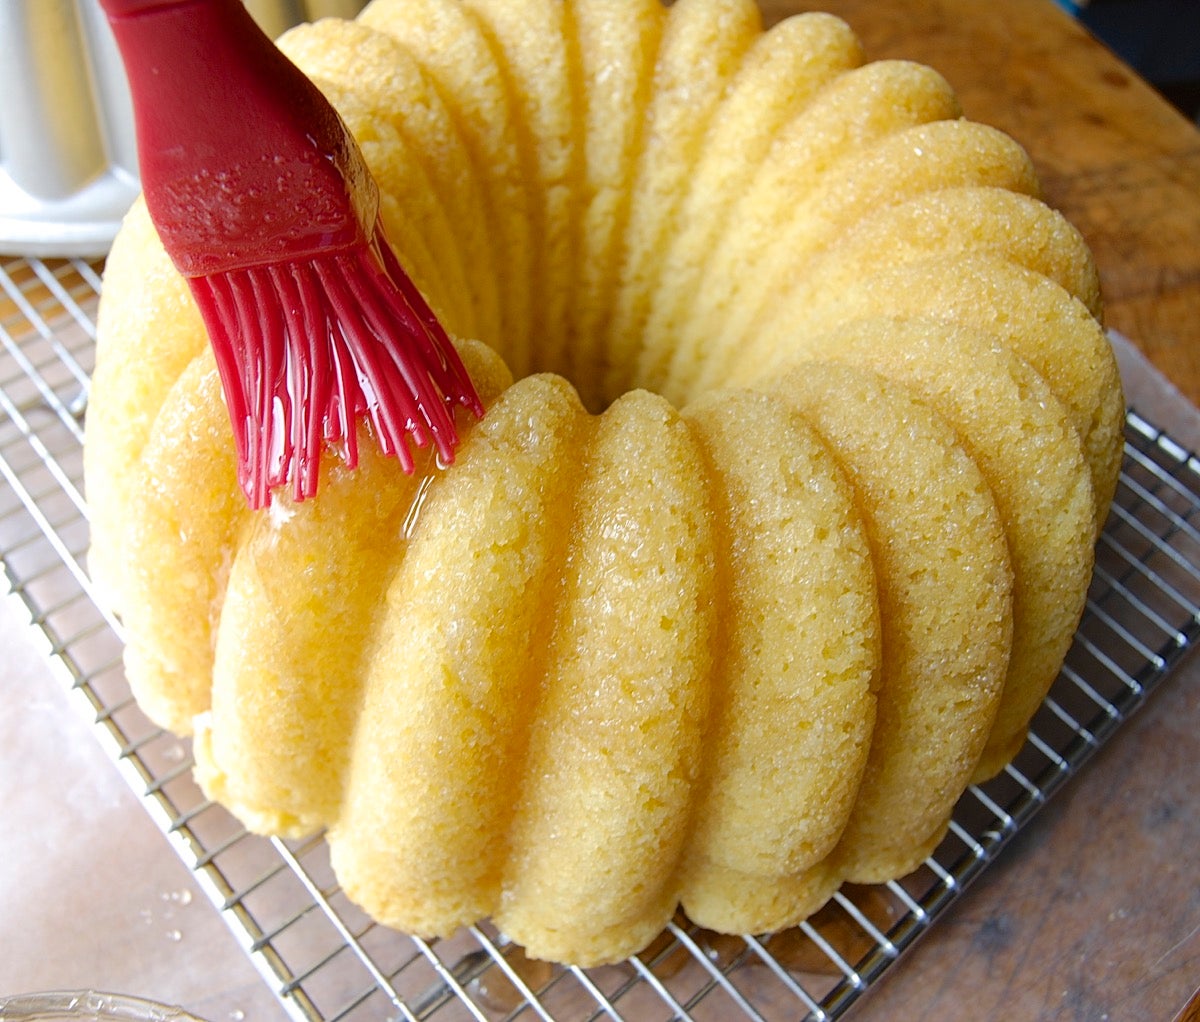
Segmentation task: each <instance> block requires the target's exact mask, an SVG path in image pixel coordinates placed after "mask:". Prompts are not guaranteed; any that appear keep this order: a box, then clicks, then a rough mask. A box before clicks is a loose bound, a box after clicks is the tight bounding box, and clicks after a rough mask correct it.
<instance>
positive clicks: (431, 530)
mask: <svg viewBox="0 0 1200 1022" xmlns="http://www.w3.org/2000/svg"><path fill="white" fill-rule="evenodd" d="M281 47H282V48H283V50H284V51H285V52H286V53H287V54H288V55H289V56H291V57H292V59H293V60H295V61H296V63H298V64H299V65H300V66H301V67H302V68H303V69H304V70H305V71H306V72H307V73H308V74H309V75H310V76H311V77H312V78H313V79H314V81H316V82H317V84H318V85H319V86H320V87H321V88H322V90H323V91H325V92H326V93H327V94H328V95H329V97H330V98H331V100H332V101H333V102H334V104H335V105H336V106H337V108H338V109H339V112H340V113H341V114H342V116H343V118H344V119H345V121H346V123H347V125H348V126H349V127H350V129H351V130H352V131H353V133H354V134H355V136H356V138H357V139H358V140H359V142H360V145H361V146H362V149H363V152H364V155H365V157H366V160H367V162H368V165H369V166H370V167H371V170H372V172H373V174H374V175H375V176H376V178H377V180H378V182H379V184H380V187H381V191H382V211H383V216H384V219H385V222H386V225H387V229H388V231H389V235H390V237H391V238H392V239H393V241H394V242H395V244H396V246H397V250H398V252H399V254H400V256H401V259H402V261H403V262H404V264H405V267H406V269H407V270H408V271H409V273H410V274H411V276H412V278H413V279H414V281H415V282H416V283H417V285H418V286H419V287H420V288H421V289H422V291H423V293H424V294H425V295H426V297H427V299H428V300H429V302H430V304H431V305H432V307H433V308H434V310H435V311H436V312H437V314H438V316H439V318H440V319H441V321H442V322H443V324H444V325H445V326H446V327H447V329H448V330H449V331H450V332H451V334H452V335H453V336H454V337H455V339H456V345H457V346H458V347H459V350H460V352H461V354H462V357H463V359H464V362H465V363H466V365H467V368H468V369H469V371H470V373H471V375H472V378H473V380H474V381H475V383H476V386H477V389H478V390H479V392H480V394H481V396H482V397H483V399H484V400H485V401H486V403H487V405H488V413H487V415H486V416H485V417H484V419H483V420H482V421H481V422H479V423H477V424H474V423H468V422H463V423H462V427H463V433H464V441H463V445H462V447H461V449H460V453H459V455H458V458H457V460H456V462H455V464H454V465H453V466H451V467H449V468H443V467H440V466H438V465H437V464H436V463H435V461H434V460H433V459H432V458H427V459H425V460H424V461H423V463H422V464H420V465H419V467H418V471H417V472H416V473H415V474H414V475H411V476H409V475H405V474H403V473H402V472H400V471H399V468H398V466H397V464H396V463H395V462H394V461H393V460H391V459H386V458H384V457H382V456H378V455H375V454H374V453H373V446H372V444H371V443H370V439H369V437H365V436H364V437H363V438H362V443H361V444H360V449H361V451H362V461H361V464H360V465H359V467H358V468H357V469H356V470H355V471H353V472H351V471H347V470H346V469H345V468H344V467H342V466H341V464H340V462H339V461H338V459H337V458H336V456H334V455H333V454H331V455H330V456H329V457H328V458H327V460H326V462H325V463H324V464H323V466H322V483H321V491H320V493H319V494H318V496H317V498H315V499H313V500H310V501H305V502H302V503H299V504H295V503H292V502H291V501H290V500H289V499H288V497H287V495H286V494H277V495H276V496H275V500H274V503H273V505H272V507H271V508H270V509H269V511H267V512H264V513H251V512H250V511H249V510H248V509H247V508H246V506H245V502H244V501H243V500H242V499H241V498H240V492H239V490H238V488H237V482H236V474H235V467H234V455H233V449H232V441H231V439H230V436H229V427H228V422H227V418H226V416H225V412H224V408H223V406H222V403H221V395H220V387H219V384H218V382H217V378H216V371H215V367H214V365H213V362H212V358H211V355H210V354H209V353H208V348H207V344H206V340H205V337H204V333H203V329H202V326H201V323H200V320H199V317H198V315H197V313H196V311H195V309H194V307H193V306H192V304H191V300H190V297H189V295H188V292H187V288H186V285H185V284H184V282H183V281H182V280H181V279H180V278H179V277H178V276H177V275H176V274H175V272H174V270H173V268H172V267H171V265H170V262H169V260H167V258H166V256H165V254H164V253H163V251H162V249H161V247H160V246H159V244H158V241H157V238H156V237H155V235H154V231H153V228H152V226H151V225H150V223H149V220H148V219H147V217H146V214H145V210H144V209H143V208H142V207H141V206H137V207H135V209H134V210H133V211H132V212H131V214H130V216H129V218H128V220H127V222H126V224H125V226H124V228H123V229H122V232H121V234H120V236H119V238H118V240H117V242H116V245H115V246H114V249H113V252H112V255H111V257H110V259H109V263H108V266H107V269H106V275H105V286H104V297H103V301H102V305H101V311H100V324H99V332H100V337H99V350H98V358H97V369H96V374H95V378H94V381H93V386H92V391H91V403H90V407H89V413H88V421H87V444H86V450H85V471H86V482H87V494H88V501H89V506H90V513H91V520H92V527H93V539H92V550H91V560H90V567H91V571H92V574H93V577H94V579H95V581H96V584H97V587H98V590H99V591H100V592H102V593H103V594H104V596H105V599H106V600H108V601H109V602H110V603H111V605H112V606H113V607H114V608H115V609H116V610H117V611H118V612H119V613H120V614H121V616H122V618H123V621H124V625H125V628H126V630H127V634H128V640H129V641H128V648H127V652H126V667H127V673H128V675H129V679H130V682H131V685H132V686H133V688H134V691H135V694H136V695H137V698H138V699H139V701H140V703H141V705H142V706H143V707H144V708H145V710H146V712H147V713H149V714H150V715H151V716H152V717H153V718H154V719H155V720H156V721H158V722H160V723H161V724H163V725H164V726H166V727H169V728H171V729H173V730H175V731H177V732H179V733H181V734H188V733H193V732H194V735H195V751H196V759H197V775H198V777H199V779H200V781H201V783H202V785H203V786H204V787H205V789H206V791H207V792H208V793H209V794H210V795H211V796H213V797H214V798H216V799H218V800H220V801H221V802H223V803H224V804H226V805H227V806H228V807H229V808H230V809H231V810H232V811H233V812H235V813H236V814H237V815H238V816H240V817H241V818H242V819H243V820H244V821H245V822H246V823H247V825H249V826H250V827H252V828H253V829H255V830H258V831H261V832H264V833H271V834H285V835H297V834H304V833H309V832H314V831H317V830H320V829H325V830H326V832H327V835H328V840H329V843H330V847H331V851H332V856H333V863H334V867H335V870H336V872H337V874H338V877H339V880H340V882H341V884H342V885H343V887H344V888H345V890H346V891H347V893H348V894H349V896H350V897H351V898H353V899H354V900H356V901H357V902H359V903H360V904H361V905H362V906H363V907H364V908H365V909H366V910H367V911H368V912H369V913H370V914H371V915H372V916H373V917H375V918H376V919H378V920H380V921H381V922H384V923H386V924H388V925H392V926H396V927H399V928H401V929H404V930H407V931H410V932H414V933H419V934H422V935H426V936H431V935H444V934H448V933H450V932H451V931H453V930H454V929H455V928H457V927H459V926H461V925H464V924H469V923H473V922H476V921H477V920H479V919H482V918H484V917H491V918H493V919H494V920H495V921H496V923H497V925H499V926H500V927H501V929H503V930H504V931H505V932H506V933H507V934H508V935H509V936H510V937H512V938H513V939H514V940H517V941H519V942H520V943H522V944H523V945H525V946H526V948H527V949H528V951H529V953H530V954H531V955H534V956H537V957H542V958H549V959H553V960H556V961H565V962H572V963H579V964H585V965H586V964H594V963H598V962H606V961H613V960H616V959H619V958H621V957H624V956H626V955H628V954H631V953H633V952H635V951H637V950H638V949H640V948H641V947H643V946H645V945H646V944H647V943H649V942H650V941H651V940H652V939H653V938H654V936H655V935H656V934H657V933H658V932H659V931H660V930H661V929H662V927H663V926H664V925H665V923H666V922H667V921H668V920H669V919H670V917H671V915H672V913H673V912H674V911H675V910H676V908H677V906H679V905H682V906H683V908H684V910H685V911H686V912H687V913H688V915H689V916H690V917H691V918H692V919H693V920H694V921H695V922H697V923H699V924H701V925H703V926H707V927H710V928H713V929H717V930H722V931H726V932H743V931H754V932H761V931H767V930H774V929H778V928H781V927H786V926H789V925H792V924H794V923H795V922H797V921H798V920H800V919H802V918H804V917H806V916H807V915H808V914H810V913H812V912H813V911H815V910H816V909H817V908H819V907H820V906H821V904H823V903H824V901H825V900H827V899H828V897H829V896H830V895H831V893H832V892H833V891H835V890H836V889H837V887H838V886H839V885H840V884H841V883H842V882H844V881H847V880H850V881H855V882H878V881H880V880H885V879H888V878H891V877H896V876H900V875H903V874H904V873H906V872H908V871H910V870H911V869H913V868H914V867H915V866H916V865H918V864H919V863H920V862H921V861H922V859H923V858H924V857H925V856H926V855H927V854H928V853H929V851H930V850H931V849H932V848H933V847H934V846H935V845H936V843H937V842H938V840H939V839H940V837H941V835H942V834H943V833H944V831H945V828H946V825H947V822H948V820H949V815H950V812H951V810H952V807H953V805H954V803H955V801H956V800H957V798H958V796H959V795H960V794H961V792H962V791H963V789H964V788H965V787H966V785H967V784H969V783H970V782H971V781H972V780H978V779H981V778H985V777H988V776H990V775H992V774H994V773H996V772H997V771H998V770H1000V769H1002V768H1003V766H1004V764H1005V763H1006V762H1007V761H1008V760H1009V759H1010V758H1011V757H1012V755H1014V754H1015V752H1016V751H1017V749H1018V748H1019V746H1020V745H1021V743H1022V741H1023V739H1024V733H1025V729H1026V727H1027V724H1028V721H1029V718H1030V716H1031V715H1032V713H1033V712H1034V710H1035V709H1036V707H1037V706H1038V704H1039V703H1040V701H1041V699H1042V697H1043V695H1044V694H1045V692H1046V690H1047V688H1048V687H1049V685H1050V683H1051V682H1052V680H1053V678H1054V676H1055V675H1056V673H1057V671H1058V669H1059V667H1060V666H1061V663H1062V660H1063V657H1064V655H1065V652H1066V649H1067V645H1068V643H1069V641H1070V639H1071V636H1072V634H1073V631H1074V628H1075V625H1076V623H1077V621H1078V617H1079V614H1080V613H1081V611H1082V607H1083V601H1084V597H1085V591H1086V586H1087V582H1088V578H1089V576H1090V571H1091V563H1092V560H1091V558H1092V548H1093V544H1094V541H1095V538H1096V536H1097V534H1098V529H1099V526H1100V525H1101V524H1102V523H1103V520H1104V517H1105V515H1106V513H1107V508H1108V504H1109V502H1110V500H1111V498H1112V495H1113V492H1114V489H1115V486H1116V477H1117V470H1118V466H1119V456H1120V435H1121V433H1120V430H1121V422H1122V412H1123V399H1122V395H1121V390H1120V382H1119V379H1118V376H1117V371H1116V366H1115V362H1114V360H1113V357H1112V353H1111V350H1110V349H1109V346H1108V343H1107V340H1106V339H1105V337H1104V334H1103V331H1102V329H1101V326H1100V322H1099V318H1098V317H1099V314H1100V302H1099V289H1098V285H1097V281H1096V273H1095V268H1094V266H1093V264H1092V262H1091V258H1090V256H1089V254H1088V251H1087V248H1086V246H1085V245H1084V244H1083V242H1082V240H1081V239H1080V237H1079V235H1078V234H1077V232H1075V231H1074V229H1073V228H1072V227H1071V226H1070V225H1069V224H1068V223H1067V222H1066V221H1065V220H1064V219H1063V218H1062V217H1061V216H1060V215H1059V214H1058V213H1056V212H1054V211H1053V210H1051V209H1050V208H1048V207H1047V206H1046V205H1045V204H1044V203H1042V201H1041V200H1040V199H1039V197H1038V194H1039V193H1038V185H1037V180H1036V176H1035V174H1034V172H1033V169H1032V167H1031V165H1030V162H1029V159H1028V157H1027V156H1026V154H1025V153H1024V152H1023V151H1022V150H1021V148H1020V147H1019V146H1018V145H1017V144H1016V143H1015V142H1014V141H1013V140H1011V139H1009V138H1008V137H1006V136H1004V135H1003V134H1001V133H999V132H997V131H994V130H993V129H991V128H987V127H985V126H982V125H979V124H975V123H972V122H970V121H967V120H964V119H963V118H962V117H961V113H960V110H959V108H958V104H957V101H956V99H955V97H954V94H953V91H952V90H951V88H950V87H949V85H947V83H946V82H945V81H944V80H943V79H942V78H941V77H940V76H938V75H937V74H936V73H935V72H933V71H931V70H930V69H928V68H925V67H921V66H919V65H916V64H909V63H905V62H902V61H881V62H877V63H866V62H864V57H863V54H862V51H861V48H860V46H859V44H858V42H857V40H856V39H855V38H854V36H853V34H852V33H851V31H850V30H849V29H848V28H847V27H846V26H845V25H844V24H843V23H842V22H840V21H838V20H837V19H835V18H832V17H829V16H827V15H822V14H805V15H800V16H797V17H794V18H791V19H788V20H786V21H784V22H783V23H781V24H780V25H778V26H776V27H775V28H773V29H772V30H771V31H769V32H763V31H762V27H761V22H760V15H759V11H758V9H757V7H756V6H755V5H754V4H753V3H752V2H750V0H679V2H677V3H675V4H674V5H672V6H671V7H669V8H667V7H663V6H661V5H660V4H659V2H658V0H629V2H625V3H621V4H612V3H610V2H606V0H567V2H565V3H564V2H561V0H462V2H458V0H374V2H373V3H372V4H371V5H370V6H369V7H368V8H367V9H366V11H365V12H364V13H363V15H362V16H361V17H360V19H359V20H358V21H356V22H343V21H337V20H326V21H322V22H319V23H317V24H315V25H311V26H302V27H300V28H297V29H294V30H292V31H291V32H289V33H288V34H287V35H286V36H285V37H284V38H283V39H282V40H281ZM568 381H570V382H568Z"/></svg>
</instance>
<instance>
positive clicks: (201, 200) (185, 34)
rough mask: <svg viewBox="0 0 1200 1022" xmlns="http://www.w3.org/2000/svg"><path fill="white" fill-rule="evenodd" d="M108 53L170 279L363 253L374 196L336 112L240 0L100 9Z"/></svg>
mask: <svg viewBox="0 0 1200 1022" xmlns="http://www.w3.org/2000/svg"><path fill="white" fill-rule="evenodd" d="M101 4H102V6H103V8H104V10H105V13H106V14H107V15H108V19H109V22H110V24H111V25H112V27H113V32H114V34H115V35H116V39H117V44H118V46H119V47H120V49H121V55H122V58H123V59H124V63H125V68H126V73H127V75H128V77H129V84H130V91H131V93H132V95H133V104H134V113H135V119H136V124H137V139H138V162H139V166H140V170H141V175H142V185H143V189H144V191H145V195H146V202H147V205H148V206H149V209H150V215H151V218H152V219H153V220H154V223H155V225H156V226H157V228H158V231H159V234H160V236H161V237H162V240H163V245H164V247H165V248H166V250H167V252H168V253H169V254H170V256H171V258H172V260H173V261H174V262H175V265H176V267H178V269H179V271H180V272H181V273H183V274H184V275H185V276H188V277H199V276H209V275H212V274H216V273H223V272H227V271H230V270H237V269H244V268H246V267H249V266H257V265H264V264H270V263H280V262H285V261H290V260H295V259H303V258H307V257H309V256H312V255H314V254H316V253H318V252H323V253H328V252H330V251H331V250H334V249H339V248H349V247H352V246H355V245H360V244H364V243H366V242H367V241H368V239H369V238H370V236H371V231H372V230H373V229H374V225H375V218H376V212H377V209H378V202H379V196H378V191H377V189H376V187H375V184H374V182H373V181H372V180H371V177H370V175H369V174H368V172H367V169H366V167H365V166H364V164H363V162H362V157H361V155H360V154H359V152H358V149H357V147H355V146H354V145H353V144H352V143H351V142H349V141H348V139H349V135H348V133H347V132H346V129H345V127H344V126H343V124H342V122H341V120H340V118H339V117H338V115H337V113H336V111H334V109H333V108H332V107H331V106H330V105H329V103H328V101H327V100H326V99H325V98H324V96H322V95H321V93H320V92H319V91H318V90H317V88H316V87H315V86H314V85H313V84H312V83H311V82H310V81H309V80H308V79H307V78H306V77H305V76H304V75H303V74H302V73H301V72H300V71H299V70H298V69H297V68H296V67H295V65H293V64H292V63H291V62H290V61H289V60H288V59H287V58H286V57H284V55H283V54H282V53H280V52H279V50H278V49H277V48H276V47H275V45H274V43H272V42H271V40H270V39H268V38H267V36H266V35H265V34H264V33H263V32H262V30H261V29H259V27H258V26H257V24H255V22H254V19H253V18H252V17H251V16H250V14H249V13H248V12H247V11H246V9H245V7H244V5H243V4H242V3H241V0H101Z"/></svg>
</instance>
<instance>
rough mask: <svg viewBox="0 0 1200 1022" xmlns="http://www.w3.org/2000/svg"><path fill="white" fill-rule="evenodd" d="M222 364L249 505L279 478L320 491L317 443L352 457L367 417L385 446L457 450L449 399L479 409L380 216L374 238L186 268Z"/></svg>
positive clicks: (392, 451) (405, 462)
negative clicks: (205, 268) (249, 262)
mask: <svg viewBox="0 0 1200 1022" xmlns="http://www.w3.org/2000/svg"><path fill="white" fill-rule="evenodd" d="M189 283H190V284H191V287H192V294H193V295H194V297H195V298H196V302H197V304H198V305H199V307H200V311H201V314H202V315H203V317H204V321H205V325H206V327H207V329H208V334H209V340H210V342H211V344H212V347H213V352H214V354H215V356H216V360H217V366H218V369H219V371H220V374H221V381H222V386H223V389H224V392H225V400H226V403H227V405H228V407H229V416H230V421H231V422H232V423H233V428H234V442H235V444H236V445H237V455H238V482H239V483H240V485H241V487H242V490H243V491H244V492H245V494H246V498H247V499H248V500H249V501H250V503H251V505H252V506H254V507H256V508H259V507H264V506H266V505H267V504H268V503H270V499H271V490H273V489H274V488H275V487H278V486H283V485H285V484H286V483H288V482H289V481H290V482H291V486H292V496H293V498H294V499H295V500H304V499H306V498H308V497H312V496H314V495H315V494H316V492H317V485H318V468H319V465H320V458H321V451H322V449H323V447H325V446H326V445H340V448H341V456H342V459H343V461H344V462H345V463H346V465H347V466H348V467H350V468H353V467H355V466H356V465H357V464H358V438H357V429H356V423H357V421H358V420H359V419H362V418H365V419H366V420H367V421H368V422H369V423H370V426H371V431H372V433H373V435H374V437H375V439H376V441H377V442H378V444H379V447H380V450H382V451H383V452H384V453H385V454H387V455H390V456H394V457H396V458H398V459H399V461H400V464H401V466H402V467H403V469H404V470H405V471H406V472H411V471H412V469H413V459H412V454H411V451H410V448H409V444H410V443H411V444H413V445H415V446H416V447H419V448H420V447H426V446H428V445H429V444H430V443H432V444H433V445H434V447H435V449H436V450H437V453H438V456H439V457H440V459H441V460H442V461H443V462H444V463H446V464H449V463H450V462H452V461H453V460H454V448H455V445H456V443H457V431H456V430H455V425H454V417H453V408H454V406H455V405H461V406H463V407H465V408H468V409H469V410H471V411H472V412H474V413H475V414H476V415H482V414H483V407H482V405H481V404H480V402H479V398H478V397H477V396H476V394H475V391H474V388H473V387H472V385H471V381H470V380H469V379H468V377H467V374H466V370H465V369H464V368H463V365H462V362H461V361H460V360H459V358H458V354H457V352H456V351H455V350H454V346H453V345H452V344H451V343H450V340H449V338H448V337H447V336H446V332H445V331H444V330H443V329H442V327H441V325H440V324H439V323H438V321H437V319H436V317H435V316H434V315H433V313H432V311H431V310H430V309H429V306H428V305H427V304H426V302H425V301H424V299H423V298H422V297H421V294H420V292H419V291H417V289H416V287H415V286H413V284H412V282H411V281H410V280H409V278H408V277H407V275H405V273H404V272H403V270H402V269H401V268H400V265H399V263H398V262H397V260H396V258H395V256H394V254H393V253H392V251H391V248H390V246H389V245H388V244H387V241H386V239H385V238H384V236H383V233H382V225H377V226H376V230H375V237H374V240H373V242H372V243H371V244H370V245H363V246H356V247H354V248H352V249H350V250H348V251H344V252H335V253H331V254H329V255H326V256H315V257H311V258H308V259H303V260H296V261H293V262H287V263H272V264H270V265H266V266H253V267H248V268H246V269H244V270H238V271H230V272H226V273H221V274H213V275H209V276H203V277H195V278H191V279H190V281H189Z"/></svg>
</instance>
